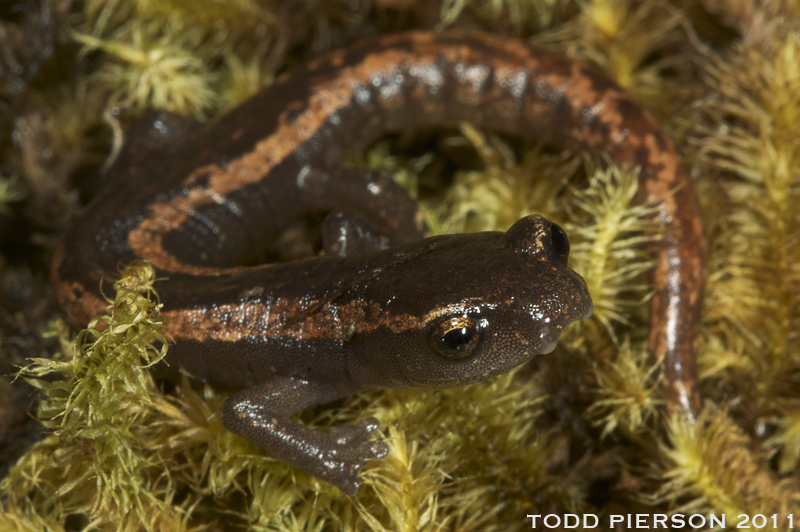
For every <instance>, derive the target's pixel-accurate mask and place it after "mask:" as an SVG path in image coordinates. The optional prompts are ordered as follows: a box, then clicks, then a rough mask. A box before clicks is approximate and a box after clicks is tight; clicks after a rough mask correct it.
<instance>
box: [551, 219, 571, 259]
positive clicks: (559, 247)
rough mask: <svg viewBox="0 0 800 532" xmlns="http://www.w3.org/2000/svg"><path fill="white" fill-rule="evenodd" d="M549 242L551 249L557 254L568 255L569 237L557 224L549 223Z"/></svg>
mask: <svg viewBox="0 0 800 532" xmlns="http://www.w3.org/2000/svg"><path fill="white" fill-rule="evenodd" d="M550 244H552V245H553V251H555V252H556V253H557V254H558V255H562V256H564V257H566V256H568V255H569V238H568V237H567V233H565V232H564V230H563V229H561V226H560V225H558V224H551V225H550Z"/></svg>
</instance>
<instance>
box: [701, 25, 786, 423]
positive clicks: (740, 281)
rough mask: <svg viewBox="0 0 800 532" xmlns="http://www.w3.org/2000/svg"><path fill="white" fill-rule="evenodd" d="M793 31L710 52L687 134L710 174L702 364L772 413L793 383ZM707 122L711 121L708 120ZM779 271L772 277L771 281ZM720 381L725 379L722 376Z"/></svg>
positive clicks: (755, 409) (760, 411)
mask: <svg viewBox="0 0 800 532" xmlns="http://www.w3.org/2000/svg"><path fill="white" fill-rule="evenodd" d="M798 56H800V36H798V34H795V33H792V34H789V35H786V36H785V37H784V38H783V39H781V40H776V41H775V42H774V43H773V44H772V45H771V46H769V47H768V48H767V49H766V50H755V49H746V48H744V47H742V46H734V47H733V48H732V49H731V50H730V51H729V52H728V55H727V56H726V57H724V58H723V57H711V58H710V59H709V61H708V63H707V64H706V76H707V82H708V84H709V86H710V87H711V88H712V92H711V93H710V95H709V96H708V97H707V98H706V99H705V101H703V105H702V106H699V107H698V108H699V109H702V116H703V121H702V122H701V123H700V124H699V125H698V126H697V128H696V133H695V135H696V136H697V138H696V139H694V140H693V144H694V145H695V149H696V150H697V159H698V161H699V162H700V163H701V164H702V165H703V166H705V167H706V168H707V169H708V171H710V172H711V173H713V174H715V175H717V176H718V178H717V180H718V182H719V185H718V188H717V189H716V191H717V192H718V196H717V197H716V198H715V200H714V201H715V202H717V203H718V204H721V205H722V206H723V208H720V209H718V210H716V211H712V212H713V213H715V214H716V215H717V218H715V219H712V220H710V222H711V224H710V225H711V227H712V231H711V233H710V234H711V235H712V241H711V246H710V249H711V253H710V261H709V263H710V264H709V266H710V270H711V274H710V276H709V282H708V286H707V304H706V307H707V312H706V321H707V323H708V324H709V326H708V327H707V328H706V329H705V331H706V332H705V333H704V343H705V345H706V346H707V347H708V349H707V350H706V349H703V350H701V354H700V356H701V358H700V365H701V368H702V370H703V374H704V375H707V376H709V377H712V378H713V381H712V382H713V383H714V384H715V385H716V386H718V387H719V388H720V389H723V388H727V389H728V391H727V392H726V394H727V395H730V387H731V386H732V387H733V389H735V390H736V391H737V393H738V394H740V397H739V398H740V399H742V398H746V399H745V400H744V403H746V404H747V405H748V410H749V416H751V418H752V419H756V418H759V417H765V416H766V417H772V416H774V415H775V414H776V412H777V410H776V409H777V408H778V407H779V405H780V404H782V403H783V399H784V398H787V397H791V396H793V392H792V390H793V389H794V387H795V386H796V384H794V383H793V382H791V380H789V378H788V376H790V375H792V374H793V372H796V371H797V367H798V366H797V354H796V353H797V349H798V348H799V347H800V345H798V341H797V340H798V339H797V335H796V330H797V326H798V323H800V304H798V302H799V301H800V283H799V282H798V281H800V275H798V272H800V268H798V267H797V264H799V263H800V245H798V244H800V242H798V239H797V237H796V234H797V233H798V231H800V146H798V144H797V142H796V139H797V138H798V136H800V125H799V124H798V121H797V120H798V119H800V96H799V94H800V69H799V68H798V66H797V61H796V59H797V57H798ZM707 124H713V126H709V125H707ZM776 279H780V280H781V281H780V282H776ZM722 381H726V382H727V384H724V385H723V384H722Z"/></svg>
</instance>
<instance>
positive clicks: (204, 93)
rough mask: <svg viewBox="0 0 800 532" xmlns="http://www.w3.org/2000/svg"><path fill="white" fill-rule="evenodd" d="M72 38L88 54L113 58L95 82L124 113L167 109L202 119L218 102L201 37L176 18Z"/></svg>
mask: <svg viewBox="0 0 800 532" xmlns="http://www.w3.org/2000/svg"><path fill="white" fill-rule="evenodd" d="M72 37H73V38H74V39H75V40H76V41H78V42H80V43H82V44H84V45H85V47H86V50H87V51H89V50H93V49H98V48H99V49H102V50H103V51H104V52H106V53H108V54H110V55H111V56H113V57H114V58H115V61H107V62H105V63H103V65H102V67H101V68H100V70H98V71H97V72H96V73H95V77H96V78H97V80H98V81H99V82H100V83H102V84H104V85H106V86H107V87H108V90H109V92H111V94H112V97H111V100H112V101H116V102H117V104H118V105H120V106H122V107H124V108H130V109H133V110H136V111H143V110H145V109H165V110H168V111H172V112H174V113H178V114H183V115H194V116H195V117H197V118H202V117H203V116H204V115H205V113H206V112H207V110H208V109H209V108H211V107H213V106H214V105H215V103H216V93H215V91H214V90H213V85H214V83H215V82H216V80H217V73H216V72H214V71H213V70H211V69H209V67H208V64H207V63H206V60H205V58H204V56H203V53H202V51H201V50H200V49H201V47H202V45H203V44H204V37H205V35H204V34H203V32H202V31H200V30H199V29H198V28H193V27H191V26H188V25H186V24H182V23H180V22H179V21H178V20H177V19H176V18H175V17H170V18H169V19H167V20H166V21H163V20H150V21H147V20H141V19H138V18H133V19H131V20H130V21H129V22H126V23H124V24H122V25H121V26H120V27H119V28H118V29H116V31H114V32H113V34H111V35H110V36H109V37H107V38H100V37H97V36H95V35H91V34H88V33H81V32H77V31H75V32H73V33H72Z"/></svg>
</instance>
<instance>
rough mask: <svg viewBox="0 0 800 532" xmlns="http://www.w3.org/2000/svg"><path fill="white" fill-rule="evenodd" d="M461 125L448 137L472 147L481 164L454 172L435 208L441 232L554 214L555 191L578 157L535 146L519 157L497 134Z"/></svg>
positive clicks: (496, 225) (482, 228) (496, 227)
mask: <svg viewBox="0 0 800 532" xmlns="http://www.w3.org/2000/svg"><path fill="white" fill-rule="evenodd" d="M460 130H461V134H462V135H463V138H461V137H457V138H454V139H451V142H458V143H464V142H466V143H469V144H470V145H471V146H472V147H474V149H475V151H476V152H477V153H478V156H479V157H480V159H481V162H482V164H483V168H482V169H480V170H475V171H464V172H459V173H457V174H456V178H455V182H454V183H453V186H452V187H450V188H449V189H448V191H447V196H446V197H445V200H444V202H443V203H442V206H441V207H440V211H439V213H440V214H439V216H440V217H441V218H442V220H443V221H442V222H441V223H440V224H438V225H439V226H441V227H442V228H443V230H444V232H446V233H461V232H475V231H497V230H501V231H504V230H506V229H508V228H509V227H511V226H512V225H513V224H514V222H516V221H517V220H519V219H520V218H522V217H523V216H526V215H528V214H530V213H532V212H537V213H541V214H544V215H545V216H548V215H550V216H551V217H552V215H553V213H555V211H556V205H555V198H556V195H557V193H558V192H559V191H560V190H561V189H562V188H563V187H564V183H565V182H566V180H567V178H568V177H569V176H570V175H572V174H574V172H575V170H576V169H577V165H578V164H579V162H578V160H576V159H573V158H571V157H569V155H565V154H561V155H558V156H545V155H543V154H542V153H541V150H538V149H534V150H530V151H528V153H527V155H526V156H525V158H524V159H523V160H522V161H519V162H517V161H516V157H515V156H514V153H513V151H512V150H511V148H509V147H508V146H507V145H506V144H505V143H503V142H502V140H500V138H499V137H497V136H495V135H484V134H483V133H481V132H479V131H478V130H477V129H475V128H474V127H473V126H472V125H470V124H466V123H462V124H461V125H460Z"/></svg>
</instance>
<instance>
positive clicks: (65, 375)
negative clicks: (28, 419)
mask: <svg viewBox="0 0 800 532" xmlns="http://www.w3.org/2000/svg"><path fill="white" fill-rule="evenodd" d="M140 277H141V276H140ZM128 284H129V285H130V283H128ZM101 322H102V323H104V324H107V325H108V326H107V327H103V328H99V325H98V324H100V323H101ZM164 325H165V320H164V319H163V318H161V317H158V316H157V306H156V304H155V303H153V302H152V301H150V300H149V299H148V298H147V297H145V296H144V295H142V294H141V293H139V292H137V291H135V290H130V289H122V290H120V291H119V292H118V294H117V297H116V299H115V300H114V303H113V306H112V308H111V313H110V314H109V315H107V316H103V317H102V318H98V319H96V320H94V321H93V322H92V323H91V324H90V325H89V327H88V328H87V329H86V330H84V331H83V332H82V333H81V334H80V335H78V337H77V339H76V340H75V342H74V343H73V344H72V347H71V352H69V353H66V354H64V355H61V356H56V357H54V358H52V359H33V363H32V364H31V365H29V366H28V367H26V368H24V369H23V370H22V371H21V375H22V376H24V377H25V379H26V380H28V381H29V382H31V384H33V385H34V386H35V387H37V388H38V389H39V390H41V392H42V393H43V394H44V397H45V399H44V400H43V401H42V402H41V404H40V407H39V416H40V419H41V420H42V423H43V424H44V425H45V426H46V427H47V428H49V429H50V430H51V431H52V435H51V436H49V437H47V438H46V439H44V440H42V441H40V442H38V443H37V444H35V445H34V446H33V447H32V448H31V449H30V450H29V451H28V452H27V453H26V454H25V455H24V456H23V457H22V458H21V459H20V461H19V462H18V463H17V464H16V465H15V466H14V467H13V468H12V470H11V471H10V473H9V475H8V476H7V477H6V478H5V479H4V480H3V482H2V484H0V493H1V494H2V500H3V503H4V504H3V506H4V508H10V507H15V506H16V507H18V508H20V509H24V511H25V512H26V513H27V514H28V515H29V516H31V518H32V519H41V520H45V521H50V520H56V521H60V520H62V519H63V518H64V517H66V515H68V514H73V513H75V514H81V515H83V516H84V517H85V518H86V519H87V520H88V521H89V522H91V523H93V525H94V526H97V527H99V528H103V527H104V526H111V525H112V524H113V525H114V526H115V527H117V529H118V530H134V529H137V530H138V529H139V528H140V527H141V526H143V527H144V528H145V529H146V530H158V529H161V528H163V527H164V526H166V524H167V523H170V526H174V525H177V524H179V523H180V522H183V526H182V528H178V529H184V530H185V525H186V522H185V521H184V517H183V516H182V515H183V513H184V511H185V505H177V506H173V505H172V504H171V497H172V495H171V492H170V489H169V488H170V483H169V482H168V481H167V480H166V479H167V478H168V473H167V470H166V469H165V465H164V464H162V463H160V462H159V461H158V460H157V459H155V457H154V456H152V455H151V454H150V453H148V451H147V449H148V445H147V444H146V438H145V437H144V433H143V432H142V431H141V430H140V429H139V427H146V426H147V425H148V424H149V423H151V422H152V421H153V419H154V415H155V413H156V402H155V399H154V398H155V397H156V396H157V395H158V392H157V390H156V388H155V385H154V383H153V381H152V378H151V377H150V374H149V372H148V371H147V370H146V368H147V367H148V366H150V365H152V364H154V363H156V362H158V361H160V360H161V359H162V358H163V357H164V355H165V354H166V349H167V348H166V338H165V337H164V335H163V333H162V332H161V330H162V327H163V326H164ZM157 344H160V346H158V347H157V346H156V345H157ZM36 516H38V517H36Z"/></svg>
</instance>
